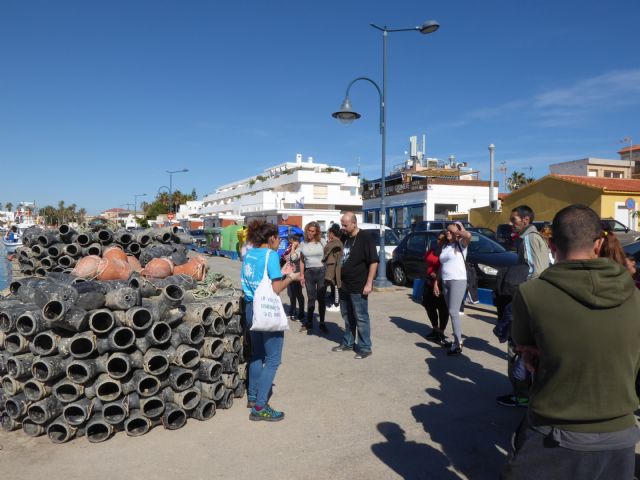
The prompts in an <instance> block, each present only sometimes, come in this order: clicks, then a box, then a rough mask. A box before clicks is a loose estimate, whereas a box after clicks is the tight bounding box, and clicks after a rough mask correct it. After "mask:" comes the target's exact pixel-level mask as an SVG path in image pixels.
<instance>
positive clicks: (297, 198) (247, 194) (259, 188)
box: [199, 154, 362, 229]
mask: <svg viewBox="0 0 640 480" xmlns="http://www.w3.org/2000/svg"><path fill="white" fill-rule="evenodd" d="M345 210H353V211H357V212H359V211H361V210H362V197H361V195H360V179H359V177H358V176H357V175H351V174H349V173H347V171H346V170H345V169H344V168H342V167H336V166H331V165H327V164H324V163H314V161H313V159H312V158H311V157H309V159H308V160H307V161H306V162H303V161H302V155H300V154H298V155H296V161H295V162H286V163H282V164H280V165H275V166H273V167H269V168H267V169H265V170H264V171H263V172H262V173H261V174H260V175H254V176H251V177H247V178H243V179H241V180H237V181H235V182H232V183H228V184H226V185H222V186H221V187H218V188H217V189H216V191H215V192H214V193H211V194H209V195H207V196H206V197H204V199H203V205H202V207H201V208H200V210H199V212H200V214H201V215H202V216H203V217H204V218H213V219H214V223H215V224H217V225H219V226H225V225H228V224H231V223H233V222H238V223H242V222H243V221H244V219H245V218H246V217H248V218H253V217H265V218H266V217H269V219H271V220H272V221H273V220H274V219H275V220H276V221H277V223H286V224H289V225H296V226H299V227H302V226H304V225H305V224H306V223H308V222H309V221H312V220H314V221H317V222H319V223H320V225H321V227H322V228H323V229H326V228H327V227H328V226H329V224H330V222H331V221H334V222H337V221H339V218H340V215H341V212H343V211H345Z"/></svg>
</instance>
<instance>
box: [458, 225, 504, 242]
mask: <svg viewBox="0 0 640 480" xmlns="http://www.w3.org/2000/svg"><path fill="white" fill-rule="evenodd" d="M465 228H466V227H465ZM467 230H469V231H470V232H476V233H481V234H482V235H484V236H485V237H487V238H490V239H491V240H493V241H494V242H495V241H496V232H494V231H493V230H491V229H490V228H486V227H469V228H467Z"/></svg>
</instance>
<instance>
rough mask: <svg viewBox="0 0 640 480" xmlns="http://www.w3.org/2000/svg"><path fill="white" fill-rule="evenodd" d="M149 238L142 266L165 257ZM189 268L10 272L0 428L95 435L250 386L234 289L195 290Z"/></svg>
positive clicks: (227, 399)
mask: <svg viewBox="0 0 640 480" xmlns="http://www.w3.org/2000/svg"><path fill="white" fill-rule="evenodd" d="M44 235H45V236H46V235H50V234H49V233H45V234H44ZM53 235H56V233H54V234H53ZM57 235H60V240H63V234H62V233H61V232H57ZM77 237H79V235H77ZM98 237H99V235H98ZM116 238H118V236H117V235H116ZM56 240H57V238H56ZM75 240H78V238H76V239H75ZM28 243H30V242H28ZM56 243H62V242H57V241H54V242H53V243H52V245H55V244H56ZM76 243H77V242H74V241H70V242H68V243H65V245H73V244H76ZM83 243H85V242H83ZM30 244H31V243H30ZM39 244H40V242H38V243H37V244H35V243H34V244H31V245H32V246H30V247H29V246H25V247H24V248H30V249H31V251H32V252H33V249H34V247H35V246H36V245H39ZM78 245H79V243H78ZM100 245H102V244H100ZM127 245H129V246H130V245H131V242H129V243H127ZM162 245H167V244H162ZM102 246H104V245H102ZM80 248H82V249H84V248H86V247H80ZM149 248H150V247H149V246H147V247H146V248H145V249H142V251H141V252H140V254H139V256H140V257H141V260H142V261H144V263H145V264H146V265H148V264H149V263H150V262H151V260H152V259H154V258H156V259H160V258H167V257H163V256H158V257H153V256H151V255H150V256H149V257H147V258H145V257H144V256H143V255H144V252H145V251H148V250H149ZM62 249H63V250H64V249H65V247H62ZM36 250H37V249H36ZM120 250H121V251H124V249H120ZM178 250H180V249H178ZM129 251H131V249H130V247H129ZM67 253H69V254H70V255H68V256H69V258H80V257H73V256H71V253H72V252H67ZM82 253H84V251H83V252H82ZM87 253H89V252H87ZM173 253H176V252H173ZM49 256H51V255H49ZM28 258H35V257H28ZM58 258H59V257H58ZM168 258H171V255H169V256H168ZM101 261H102V260H101ZM59 264H60V262H59V261H58V265H59ZM185 264H186V262H185ZM69 267H70V266H69ZM76 267H77V264H76V266H75V267H74V269H75V268H76ZM145 267H146V266H145ZM37 268H39V267H36V269H37ZM76 273H78V272H76ZM146 273H149V272H146ZM196 273H197V275H188V274H184V273H183V274H175V272H173V274H172V275H169V276H167V277H165V278H155V277H151V276H149V275H146V276H145V271H144V268H143V269H142V271H141V272H136V271H133V272H130V273H129V274H128V276H127V278H126V279H119V280H114V279H110V280H98V279H97V278H98V277H99V275H95V276H94V275H93V274H92V275H91V276H89V277H87V276H86V275H85V276H84V277H83V276H79V275H77V274H76V275H74V274H72V273H70V272H58V271H53V270H52V269H51V270H48V271H45V273H44V274H43V275H41V276H31V277H24V278H21V279H18V280H16V281H14V282H13V283H12V284H11V285H10V292H11V293H10V295H9V296H8V297H6V298H4V299H0V377H1V382H0V385H1V387H0V422H1V426H2V428H3V429H4V430H6V431H11V430H17V429H22V430H23V432H24V433H25V434H27V435H29V436H32V437H35V436H40V435H47V436H48V438H49V439H50V440H51V441H52V442H55V443H64V442H66V441H68V440H70V439H72V438H74V437H77V436H82V435H84V436H86V437H87V439H88V440H89V441H90V442H94V443H97V442H102V441H105V440H107V439H109V438H110V437H111V436H112V435H113V434H114V433H115V432H117V431H124V432H126V434H127V435H130V436H139V435H143V434H145V433H147V432H148V431H149V430H150V429H152V428H153V427H154V426H156V425H163V426H164V428H166V429H169V430H173V429H178V428H180V427H182V426H184V425H185V423H186V421H187V418H195V419H198V420H207V419H210V418H212V417H213V416H214V415H215V413H216V410H217V409H218V408H223V409H224V408H230V407H231V406H232V404H233V400H234V398H241V397H243V396H244V394H245V390H246V362H245V352H246V348H247V347H246V345H245V344H244V337H245V336H244V322H243V318H242V317H241V315H240V312H241V309H240V301H241V299H240V294H239V293H236V292H235V291H233V290H223V291H219V292H218V293H214V295H213V296H205V297H202V294H201V292H200V290H199V289H198V282H197V280H196V278H194V276H198V275H200V273H202V272H201V271H200V270H198V271H197V272H196Z"/></svg>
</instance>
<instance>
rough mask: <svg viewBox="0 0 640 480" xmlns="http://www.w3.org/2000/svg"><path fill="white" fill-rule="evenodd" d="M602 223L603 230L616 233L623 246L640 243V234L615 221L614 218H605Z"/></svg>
mask: <svg viewBox="0 0 640 480" xmlns="http://www.w3.org/2000/svg"><path fill="white" fill-rule="evenodd" d="M600 222H601V223H602V230H606V231H607V232H613V233H615V234H616V237H618V240H620V243H621V244H622V245H628V244H630V243H634V242H640V232H638V231H636V230H631V229H630V228H629V227H627V226H625V225H623V224H622V223H620V222H619V221H617V220H614V219H613V218H603V219H601V220H600Z"/></svg>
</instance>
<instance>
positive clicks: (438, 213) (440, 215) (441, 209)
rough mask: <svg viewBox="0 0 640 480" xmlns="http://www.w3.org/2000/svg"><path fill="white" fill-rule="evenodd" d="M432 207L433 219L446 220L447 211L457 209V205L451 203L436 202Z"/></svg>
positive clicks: (447, 216) (450, 211)
mask: <svg viewBox="0 0 640 480" xmlns="http://www.w3.org/2000/svg"><path fill="white" fill-rule="evenodd" d="M434 207H435V211H434V214H433V219H434V220H447V219H448V218H449V213H452V212H457V211H458V205H456V204H451V203H436V204H435V206H434Z"/></svg>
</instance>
